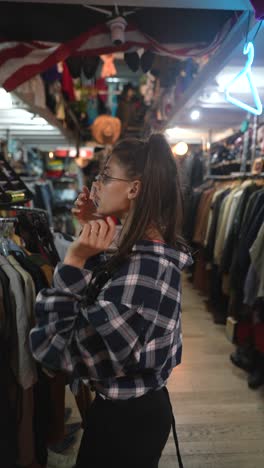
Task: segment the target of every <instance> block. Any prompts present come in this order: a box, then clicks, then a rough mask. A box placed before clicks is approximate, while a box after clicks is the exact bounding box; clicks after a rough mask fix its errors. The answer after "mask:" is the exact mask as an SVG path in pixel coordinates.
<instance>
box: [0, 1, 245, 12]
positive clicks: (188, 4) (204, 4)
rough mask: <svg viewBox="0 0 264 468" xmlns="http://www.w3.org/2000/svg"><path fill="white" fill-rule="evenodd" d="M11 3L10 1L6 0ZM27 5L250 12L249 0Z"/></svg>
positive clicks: (90, 2) (89, 2)
mask: <svg viewBox="0 0 264 468" xmlns="http://www.w3.org/2000/svg"><path fill="white" fill-rule="evenodd" d="M7 1H9V2H11V1H12V0H7ZM16 1H17V2H19V3H26V2H25V0H16ZM27 2H29V3H53V4H54V3H62V4H68V5H82V4H85V3H86V4H87V5H101V6H103V5H104V6H111V7H112V6H113V3H116V4H117V5H119V6H128V7H142V8H148V7H151V8H193V9H207V10H237V11H238V10H241V11H243V10H252V5H251V3H250V1H249V0H232V1H230V0H117V1H116V2H113V0H99V1H96V0H92V1H85V0H27Z"/></svg>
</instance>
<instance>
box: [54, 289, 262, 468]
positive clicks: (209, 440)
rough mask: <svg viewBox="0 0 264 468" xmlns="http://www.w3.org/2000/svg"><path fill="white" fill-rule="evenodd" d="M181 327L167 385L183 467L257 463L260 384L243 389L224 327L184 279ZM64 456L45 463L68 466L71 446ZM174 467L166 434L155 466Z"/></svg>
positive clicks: (240, 467)
mask: <svg viewBox="0 0 264 468" xmlns="http://www.w3.org/2000/svg"><path fill="white" fill-rule="evenodd" d="M183 331H184V353H183V362H182V364H181V365H180V366H179V367H178V368H176V369H175V370H174V372H173V374H172V376H171V378H170V380H169V383H168V388H169V391H170V395H171V401H172V404H173V409H174V414H175V416H176V425H177V432H178V436H179V441H180V447H181V453H182V457H183V463H184V468H263V466H264V444H263V434H264V387H262V389H260V390H258V391H253V390H250V389H248V386H247V374H246V373H245V372H244V371H243V370H240V369H238V368H235V367H234V366H233V365H232V364H231V362H230V360H229V355H230V353H231V351H232V349H233V346H232V345H231V344H230V343H229V342H228V341H227V338H226V336H225V330H224V327H223V326H221V325H215V324H214V323H213V320H212V317H211V315H210V314H209V313H208V312H207V310H206V309H205V307H204V303H203V298H202V297H201V296H200V295H199V293H198V292H197V291H196V290H194V289H193V287H192V286H191V285H190V284H189V282H188V281H187V280H185V281H184V285H183ZM67 400H68V402H67V404H69V403H70V404H71V405H72V406H73V415H72V416H73V418H72V421H71V422H76V421H77V420H79V419H80V418H79V414H78V410H77V408H76V407H75V403H74V399H73V398H72V395H70V393H68V394H67ZM80 437H81V431H80V433H79V437H78V440H80ZM77 449H78V442H77V443H76V445H75V452H76V451H77ZM68 456H69V458H68V457H66V458H65V459H64V460H65V463H63V462H62V460H61V459H60V460H59V461H60V463H58V464H55V463H54V464H53V463H50V465H49V467H50V468H52V467H54V466H60V467H61V468H68V467H69V468H70V466H71V465H70V463H71V462H70V460H72V456H73V450H72V449H71V450H70V451H69V453H68ZM50 461H52V460H51V459H50ZM177 467H178V464H177V459H176V455H175V446H174V441H173V437H172V434H171V435H170V438H169V441H168V443H167V446H166V448H165V450H164V453H163V457H162V460H161V462H160V466H159V468H177ZM87 468H88V467H87ZM106 468H107V467H106ZM124 468H125V467H124ZM135 468H136V467H135Z"/></svg>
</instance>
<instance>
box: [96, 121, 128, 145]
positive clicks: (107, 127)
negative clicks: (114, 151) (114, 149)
mask: <svg viewBox="0 0 264 468" xmlns="http://www.w3.org/2000/svg"><path fill="white" fill-rule="evenodd" d="M91 130H92V135H93V137H94V139H95V140H96V141H97V142H98V143H101V145H113V144H114V143H116V141H117V140H118V138H119V137H120V134H121V121H120V119H118V118H117V117H112V116H111V115H100V116H99V117H97V118H96V119H95V121H94V123H93V125H92V126H91Z"/></svg>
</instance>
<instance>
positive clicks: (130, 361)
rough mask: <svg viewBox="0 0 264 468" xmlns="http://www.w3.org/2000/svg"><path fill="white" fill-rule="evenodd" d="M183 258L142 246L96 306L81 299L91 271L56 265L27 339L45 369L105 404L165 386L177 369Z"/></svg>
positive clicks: (147, 243)
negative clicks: (90, 390)
mask: <svg viewBox="0 0 264 468" xmlns="http://www.w3.org/2000/svg"><path fill="white" fill-rule="evenodd" d="M191 263H192V260H191V258H190V256H189V255H187V254H185V253H183V252H179V251H175V250H174V249H172V248H170V247H168V246H167V245H165V244H161V243H157V242H152V241H141V242H138V243H136V244H135V245H134V247H133V250H132V255H131V257H130V259H129V260H127V261H126V262H125V263H124V264H123V265H122V266H121V267H120V268H119V270H118V271H117V272H116V273H115V274H114V275H113V277H112V278H111V279H110V280H109V281H108V282H107V283H106V284H105V285H104V286H103V288H102V290H101V292H100V294H99V295H98V297H97V299H96V301H95V303H94V305H91V306H87V307H85V308H84V307H83V306H82V305H81V299H82V297H83V292H84V289H85V287H86V286H87V284H88V283H89V282H90V280H91V276H92V270H89V269H79V268H75V267H72V266H69V265H64V264H59V265H58V266H57V268H56V270H55V273H54V280H53V286H54V287H53V288H51V289H43V290H42V291H41V292H40V293H39V295H38V297H37V304H36V326H35V328H34V329H33V330H32V331H31V333H30V341H31V349H32V352H33V355H34V357H35V359H36V360H37V361H39V362H41V363H42V365H43V366H44V367H47V368H49V369H53V370H59V369H60V370H64V371H66V372H68V373H70V374H71V376H72V377H73V378H74V379H84V380H85V379H87V380H89V382H90V383H91V385H92V386H93V387H94V388H96V390H97V391H99V392H100V393H101V394H103V395H105V396H106V397H107V398H111V399H128V398H134V397H139V396H141V395H143V394H144V393H146V392H147V391H148V390H150V389H159V388H161V387H163V386H164V385H165V384H166V381H167V379H168V377H169V375H170V373H171V371H172V369H173V368H174V367H175V366H176V365H178V364H180V362H181V354H182V334H181V285H180V284H181V283H180V273H181V270H182V269H183V268H184V267H185V266H186V265H189V264H191Z"/></svg>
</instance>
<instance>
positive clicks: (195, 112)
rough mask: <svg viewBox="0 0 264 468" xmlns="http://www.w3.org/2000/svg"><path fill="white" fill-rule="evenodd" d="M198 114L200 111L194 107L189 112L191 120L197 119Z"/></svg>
mask: <svg viewBox="0 0 264 468" xmlns="http://www.w3.org/2000/svg"><path fill="white" fill-rule="evenodd" d="M200 115H201V113H200V111H199V110H197V109H194V110H193V111H192V112H191V115H190V117H191V119H192V120H199V118H200Z"/></svg>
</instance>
